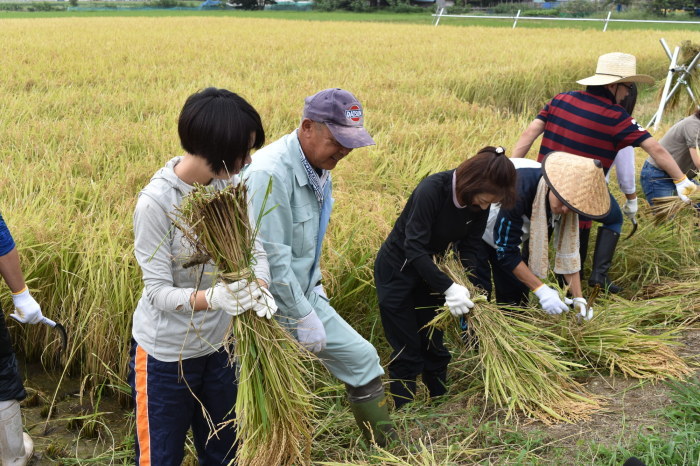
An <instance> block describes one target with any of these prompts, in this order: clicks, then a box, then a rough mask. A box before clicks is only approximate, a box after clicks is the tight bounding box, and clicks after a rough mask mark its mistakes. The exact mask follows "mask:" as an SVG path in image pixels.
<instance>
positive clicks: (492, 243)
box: [478, 152, 610, 320]
mask: <svg viewBox="0 0 700 466" xmlns="http://www.w3.org/2000/svg"><path fill="white" fill-rule="evenodd" d="M511 161H512V162H513V165H514V166H515V167H516V173H517V183H516V187H517V193H518V198H517V202H516V204H515V207H513V208H504V207H503V206H499V205H493V206H492V207H491V212H490V214H489V221H488V224H487V227H486V231H485V233H484V236H483V240H484V242H486V243H487V244H488V245H489V247H487V248H486V249H487V250H488V257H487V260H484V261H482V262H480V264H479V270H478V275H479V276H481V277H485V278H486V280H484V282H485V283H487V284H488V283H489V282H490V280H489V279H490V277H491V275H493V284H494V287H495V292H496V301H497V302H498V303H499V304H510V305H522V304H525V303H526V302H527V300H528V294H529V292H530V291H532V292H533V293H534V294H535V296H537V298H538V299H539V301H540V306H541V307H542V309H543V310H544V311H545V312H546V313H547V314H561V313H562V312H565V311H567V310H568V309H569V306H568V305H567V302H568V300H566V298H564V297H562V296H561V295H560V294H559V293H558V292H557V291H556V290H554V289H552V288H550V287H549V286H547V285H546V284H545V283H544V282H543V280H545V279H546V277H547V275H548V271H549V258H548V251H549V248H548V241H549V232H548V230H549V227H550V226H552V227H553V228H554V233H555V234H554V241H555V244H556V248H555V249H556V255H555V258H554V272H555V273H557V274H561V275H563V276H564V278H565V280H566V282H567V284H568V286H569V291H570V293H571V295H572V296H573V298H574V299H573V302H572V304H573V305H574V309H575V310H576V311H577V312H578V314H579V315H580V316H581V317H582V318H584V319H586V320H589V319H590V318H591V317H593V309H591V308H589V306H588V303H587V302H586V300H585V299H584V298H583V294H582V290H581V277H580V275H579V270H580V269H581V261H580V258H579V228H578V222H579V215H585V216H587V217H590V218H594V219H600V218H604V217H605V216H606V215H607V214H608V212H609V211H610V197H609V195H608V189H607V187H606V184H605V175H604V174H603V169H602V165H601V164H600V162H598V161H597V160H590V159H585V158H582V157H579V156H576V155H573V154H568V153H565V152H550V153H549V154H548V155H547V156H546V157H545V158H544V159H543V162H542V164H540V163H539V162H535V161H534V160H527V159H511ZM572 172H573V173H576V177H572V176H571V173H572ZM524 244H526V245H527V246H526V247H523V245H524ZM527 251H529V254H528V252H527ZM526 256H529V257H526ZM489 291H490V290H489Z"/></svg>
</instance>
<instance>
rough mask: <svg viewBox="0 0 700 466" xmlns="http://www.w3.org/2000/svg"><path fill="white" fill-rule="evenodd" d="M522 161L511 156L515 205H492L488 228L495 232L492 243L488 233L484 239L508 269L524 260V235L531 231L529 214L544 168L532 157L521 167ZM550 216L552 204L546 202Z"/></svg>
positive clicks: (513, 267)
mask: <svg viewBox="0 0 700 466" xmlns="http://www.w3.org/2000/svg"><path fill="white" fill-rule="evenodd" d="M521 160H525V159H512V161H513V162H514V164H516V171H515V172H516V174H517V178H516V185H515V186H516V190H517V193H518V197H517V201H516V203H515V207H513V208H512V209H499V208H498V207H497V206H496V205H492V206H491V210H492V212H491V215H490V218H489V225H488V226H487V228H488V229H489V230H490V231H491V233H492V235H493V236H492V238H493V239H492V242H491V241H490V238H488V236H487V235H484V240H485V241H486V242H488V243H491V245H492V246H494V247H495V248H496V260H498V263H499V264H500V265H501V266H502V267H503V268H505V269H506V270H513V269H515V267H517V266H518V264H520V262H522V261H523V260H524V259H523V255H522V252H521V245H522V244H523V241H524V238H523V237H524V236H525V235H526V233H529V223H530V217H531V216H532V202H533V201H534V200H535V195H536V194H537V186H538V185H539V183H540V179H541V178H542V169H541V168H540V167H539V164H538V163H535V162H533V161H530V160H525V162H529V163H528V164H527V165H524V166H520V167H519V166H518V164H519V163H520V161H521ZM547 218H548V219H549V218H551V213H550V210H549V203H547Z"/></svg>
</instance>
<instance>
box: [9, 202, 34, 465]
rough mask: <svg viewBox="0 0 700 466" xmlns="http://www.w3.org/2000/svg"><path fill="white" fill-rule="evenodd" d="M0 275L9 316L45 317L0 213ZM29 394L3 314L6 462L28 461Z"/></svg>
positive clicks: (30, 445)
mask: <svg viewBox="0 0 700 466" xmlns="http://www.w3.org/2000/svg"><path fill="white" fill-rule="evenodd" d="M0 275H2V278H3V279H4V280H5V283H7V286H9V287H10V291H11V292H12V303H13V304H14V307H15V312H14V313H13V314H10V317H12V318H13V319H15V320H16V321H17V322H20V323H23V324H38V323H39V322H41V320H42V318H43V317H44V316H43V315H42V314H41V307H40V306H39V304H38V303H37V302H36V300H34V298H33V297H32V295H31V293H30V292H29V288H27V285H26V283H25V282H24V275H23V273H22V269H21V268H20V263H19V254H18V253H17V248H16V247H15V242H14V240H13V239H12V235H11V234H10V230H9V229H8V228H7V225H6V224H5V220H3V218H2V215H0ZM26 397H27V393H26V392H25V390H24V385H23V384H22V378H21V377H20V375H19V369H18V365H17V358H16V357H15V352H14V350H13V349H12V342H11V340H10V334H9V333H8V331H7V326H6V324H5V315H4V314H3V315H2V316H0V458H1V459H2V464H3V465H13V466H14V465H18V466H21V465H25V464H27V462H28V461H29V459H30V458H31V457H32V454H33V452H34V442H32V439H31V437H29V435H28V434H26V433H24V432H23V430H22V415H21V413H20V410H19V402H20V401H22V400H23V399H25V398H26Z"/></svg>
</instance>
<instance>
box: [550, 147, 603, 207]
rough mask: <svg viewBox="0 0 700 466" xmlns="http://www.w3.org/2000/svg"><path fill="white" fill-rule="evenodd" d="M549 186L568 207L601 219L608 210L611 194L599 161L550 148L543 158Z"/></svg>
mask: <svg viewBox="0 0 700 466" xmlns="http://www.w3.org/2000/svg"><path fill="white" fill-rule="evenodd" d="M542 175H543V176H544V179H545V181H546V182H547V185H548V186H549V189H551V190H552V192H553V193H554V195H555V196H557V198H559V200H560V201H561V202H563V203H564V205H566V206H567V207H568V208H569V209H571V210H573V211H574V212H576V213H578V214H580V215H584V216H586V217H590V218H592V219H601V218H603V217H605V216H606V215H607V214H608V212H610V194H608V185H607V183H606V182H605V173H604V172H603V166H602V165H601V163H600V161H598V160H595V159H589V158H587V157H583V156H580V155H574V154H569V153H567V152H556V151H555V152H550V153H549V154H547V156H546V157H545V159H544V160H543V161H542Z"/></svg>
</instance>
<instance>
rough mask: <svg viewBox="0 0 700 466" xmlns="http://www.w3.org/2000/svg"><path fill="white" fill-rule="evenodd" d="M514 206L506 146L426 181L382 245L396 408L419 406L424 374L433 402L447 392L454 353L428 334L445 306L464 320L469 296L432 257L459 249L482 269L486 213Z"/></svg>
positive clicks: (377, 272) (468, 263) (379, 263)
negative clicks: (418, 385) (414, 402)
mask: <svg viewBox="0 0 700 466" xmlns="http://www.w3.org/2000/svg"><path fill="white" fill-rule="evenodd" d="M514 201H515V168H514V167H513V164H512V163H511V162H510V160H509V159H508V157H506V156H505V150H504V149H503V148H502V147H491V146H488V147H484V148H483V149H481V150H480V151H479V152H478V153H477V154H476V155H475V156H473V157H471V158H469V159H467V160H465V161H464V162H462V163H461V164H460V165H459V166H458V167H457V168H456V169H452V170H447V171H443V172H439V173H435V174H433V175H430V176H428V177H427V178H425V179H423V181H421V182H420V183H419V184H418V186H417V187H416V189H415V190H414V191H413V193H412V194H411V196H410V197H409V198H408V201H407V202H406V205H405V207H404V209H403V211H402V212H401V215H399V218H398V219H397V220H396V223H395V224H394V228H393V229H392V230H391V233H389V236H388V237H387V239H386V240H385V241H384V243H383V244H382V246H381V248H380V249H379V253H378V254H377V258H376V260H375V262H374V282H375V284H376V287H377V297H378V298H379V311H380V314H381V317H382V325H383V326H384V334H385V335H386V339H387V340H388V341H389V344H390V345H391V347H392V349H393V352H392V355H391V362H390V363H389V375H390V376H391V394H392V396H393V399H394V405H395V406H396V407H397V408H400V407H401V406H403V405H405V404H406V403H408V402H410V401H412V400H413V399H414V396H415V393H416V380H417V377H418V376H419V375H422V380H423V383H424V384H425V385H426V387H427V388H428V392H429V394H430V396H431V398H433V397H437V396H440V395H443V394H444V393H445V392H446V390H447V388H446V387H447V365H448V363H449V362H450V353H449V351H448V350H447V349H446V348H445V346H444V344H443V341H442V339H443V334H442V332H441V331H439V330H435V331H428V330H427V329H425V328H423V327H424V326H425V324H427V323H428V322H429V321H430V320H431V319H432V318H433V317H435V315H436V312H437V308H439V307H441V306H442V305H443V304H444V305H446V306H447V307H449V309H450V312H451V313H452V314H453V315H454V316H456V317H460V316H464V315H465V314H466V313H468V312H469V309H471V308H472V307H473V306H474V304H473V303H472V301H471V300H470V295H469V290H467V288H465V287H464V286H462V285H459V284H458V283H453V282H452V280H451V279H450V278H449V277H448V276H447V275H446V274H445V273H443V272H442V271H440V270H439V269H438V267H437V265H436V264H435V262H434V259H433V256H435V255H441V254H444V253H445V252H446V251H448V250H450V249H451V248H452V244H453V243H454V244H455V246H456V249H457V251H458V252H459V257H460V260H461V261H462V264H463V265H464V266H465V267H466V268H473V267H475V266H476V265H477V263H478V261H477V260H476V257H477V255H479V254H481V250H482V249H483V245H482V242H481V235H482V234H483V232H484V228H485V227H486V219H487V218H488V212H489V206H490V205H491V203H493V202H501V203H503V204H504V205H506V206H510V205H512V204H513V203H514Z"/></svg>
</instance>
